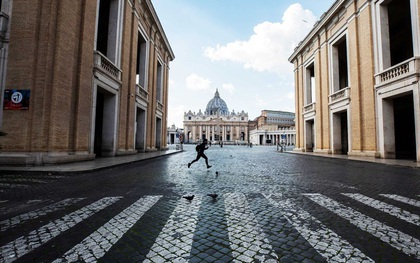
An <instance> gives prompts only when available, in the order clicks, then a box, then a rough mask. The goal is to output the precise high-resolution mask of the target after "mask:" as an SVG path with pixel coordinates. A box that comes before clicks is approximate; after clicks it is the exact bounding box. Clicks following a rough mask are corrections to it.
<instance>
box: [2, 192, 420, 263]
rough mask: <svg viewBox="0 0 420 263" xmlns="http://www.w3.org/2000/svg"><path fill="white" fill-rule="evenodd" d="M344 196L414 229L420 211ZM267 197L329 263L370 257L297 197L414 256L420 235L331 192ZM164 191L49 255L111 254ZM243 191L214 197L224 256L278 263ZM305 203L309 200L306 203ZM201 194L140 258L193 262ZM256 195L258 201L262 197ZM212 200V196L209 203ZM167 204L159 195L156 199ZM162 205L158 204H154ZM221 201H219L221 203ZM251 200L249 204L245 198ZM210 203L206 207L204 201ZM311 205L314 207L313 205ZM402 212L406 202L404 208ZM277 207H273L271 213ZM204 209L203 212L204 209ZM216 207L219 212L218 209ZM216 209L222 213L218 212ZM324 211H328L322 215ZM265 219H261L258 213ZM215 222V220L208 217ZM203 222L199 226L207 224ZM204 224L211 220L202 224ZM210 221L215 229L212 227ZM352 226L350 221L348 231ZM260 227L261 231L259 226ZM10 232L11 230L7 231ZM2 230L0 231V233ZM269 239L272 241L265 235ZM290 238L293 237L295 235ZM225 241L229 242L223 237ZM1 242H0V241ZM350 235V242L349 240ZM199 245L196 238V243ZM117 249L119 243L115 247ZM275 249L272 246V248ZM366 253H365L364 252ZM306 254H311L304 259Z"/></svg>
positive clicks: (70, 220)
mask: <svg viewBox="0 0 420 263" xmlns="http://www.w3.org/2000/svg"><path fill="white" fill-rule="evenodd" d="M342 195H344V196H347V197H349V198H352V199H354V200H356V201H358V203H356V202H353V203H352V204H353V205H357V204H359V205H360V204H364V205H368V206H370V207H374V208H375V209H378V210H379V211H381V212H384V213H388V214H389V215H391V216H394V217H396V218H398V219H401V220H404V221H401V223H405V222H410V223H412V224H410V226H411V227H418V226H420V224H419V222H420V220H419V216H418V215H416V214H414V213H413V212H409V211H405V210H402V209H401V208H399V207H398V206H395V205H391V204H388V203H386V202H382V201H379V200H376V199H374V198H375V197H368V196H365V195H362V194H358V193H342ZM263 196H264V197H265V200H266V201H263V202H264V203H265V204H266V205H268V207H271V209H273V210H272V215H276V216H279V217H280V218H282V217H284V218H285V219H286V220H287V221H286V220H285V221H284V222H286V224H288V225H290V227H293V228H294V229H295V230H297V232H295V233H296V234H297V233H299V235H300V236H299V238H300V241H304V242H305V244H306V247H307V246H308V244H309V245H310V246H312V247H313V248H314V251H313V252H310V253H312V254H314V253H315V254H316V252H318V253H319V255H318V254H316V256H317V257H319V258H321V257H320V256H322V257H323V258H325V260H326V261H327V262H374V259H372V258H370V257H369V256H367V255H366V254H364V252H362V251H361V250H360V249H362V248H360V246H357V247H354V246H353V245H352V244H351V243H350V242H349V241H347V240H346V239H345V238H346V237H345V236H340V235H338V234H337V233H336V232H334V231H333V230H331V229H329V228H328V227H327V224H324V223H323V222H321V220H319V219H317V218H316V216H313V215H311V210H307V209H306V208H305V209H303V208H301V207H300V206H299V204H300V202H304V203H309V202H311V201H313V202H315V203H316V204H318V205H320V206H322V207H324V208H326V209H327V210H329V211H331V212H332V213H334V214H336V215H338V216H340V217H341V218H343V219H345V220H347V221H349V222H350V223H351V224H353V225H354V226H355V227H357V228H359V229H360V230H362V231H364V232H367V233H369V234H370V235H373V236H375V237H376V238H378V241H379V240H380V241H381V242H384V243H386V244H389V245H390V246H392V247H394V248H395V249H396V250H398V251H399V252H396V253H399V254H400V255H402V253H405V254H407V255H408V256H410V257H412V258H413V259H414V258H415V259H420V240H418V239H417V238H415V237H413V236H410V235H408V234H405V233H403V232H401V231H400V230H397V229H395V228H393V227H390V226H387V225H386V224H384V223H382V222H380V221H378V220H376V219H373V218H371V217H369V216H368V215H367V214H369V212H367V213H366V214H363V213H361V212H359V211H357V210H355V209H354V208H352V207H350V206H351V204H347V203H346V205H344V204H343V203H340V202H338V201H335V200H333V199H331V198H329V197H326V196H324V195H322V194H319V193H306V194H303V196H305V198H304V199H302V198H299V201H297V200H294V199H293V198H286V197H284V196H282V195H281V194H263ZM380 196H383V197H386V198H389V199H393V200H396V201H398V202H401V203H404V204H408V205H412V206H414V207H419V201H418V200H415V199H410V198H407V197H403V196H398V195H390V194H381V195H380ZM121 198H122V197H107V198H103V199H101V200H98V201H96V202H94V203H92V204H90V205H87V206H85V207H83V208H81V209H79V210H77V211H74V212H72V213H69V214H68V215H65V216H63V217H61V218H60V219H56V220H53V221H51V222H50V223H48V224H46V225H44V226H42V227H40V228H38V229H36V230H33V231H31V232H30V233H29V234H27V235H26V236H22V237H19V238H17V239H15V240H14V241H11V242H9V243H7V244H0V245H1V247H0V262H5V263H7V262H13V261H15V260H17V259H19V258H21V257H22V256H24V255H27V254H29V253H31V252H32V251H34V250H35V249H36V248H39V247H41V246H43V245H44V244H45V243H46V242H48V241H50V240H51V239H53V238H55V237H57V236H59V235H60V234H62V233H63V232H64V231H66V230H68V229H70V228H73V227H75V226H76V225H77V224H78V223H80V222H81V221H83V220H85V219H87V218H88V217H90V216H92V215H94V214H95V213H97V212H99V211H101V210H103V209H105V208H107V207H108V206H110V205H111V204H113V203H115V202H117V201H118V200H120V199H121ZM161 198H162V196H160V195H153V196H144V197H141V198H140V199H138V200H137V201H135V202H134V203H132V204H131V205H129V206H128V207H125V208H122V209H121V210H122V211H121V212H118V213H116V215H115V216H114V217H113V218H111V219H110V220H109V221H108V222H106V223H105V224H104V225H102V226H101V227H99V228H98V229H97V230H93V232H92V233H88V234H86V236H87V237H86V238H85V239H84V240H83V241H81V242H80V243H78V242H79V241H77V242H75V243H78V244H72V245H71V246H70V245H69V247H70V248H71V247H72V248H71V249H69V250H68V251H67V252H66V253H64V254H62V255H55V257H58V258H57V259H56V260H55V261H53V262H55V263H57V262H81V261H82V262H96V261H98V260H100V259H101V258H102V257H104V256H105V255H106V254H107V253H108V252H111V254H112V249H113V247H114V245H116V244H117V243H118V242H119V241H120V240H121V239H122V237H123V236H124V235H131V234H132V232H133V231H130V229H131V228H132V227H133V226H134V225H135V224H136V223H137V222H138V221H139V220H140V219H141V218H142V217H143V216H144V215H145V214H146V213H148V212H149V211H150V210H152V209H157V208H153V207H154V206H155V205H156V203H158V201H159V200H161ZM248 198H252V197H251V196H247V195H245V194H242V193H225V194H223V195H219V197H218V199H217V200H216V201H218V202H223V204H224V206H218V208H217V209H224V211H223V210H222V211H221V212H223V213H224V218H225V220H226V221H225V222H226V225H225V226H226V227H225V228H223V230H222V232H224V231H225V233H226V236H225V237H224V238H225V242H226V245H227V242H229V244H230V248H229V249H230V250H229V251H230V252H229V253H231V254H230V259H232V258H233V260H232V261H234V262H251V261H261V262H278V261H279V260H281V259H280V258H279V256H280V255H277V253H276V249H280V250H282V249H283V248H278V247H274V246H273V244H275V243H273V244H272V243H271V242H274V241H275V240H273V239H272V235H273V234H271V233H269V232H267V233H265V230H268V231H271V230H269V229H270V228H266V225H265V224H266V223H264V225H261V223H262V222H258V220H257V218H260V217H257V216H256V215H258V214H257V211H254V210H253V209H256V207H255V206H253V207H252V208H251V206H250V205H249V204H248ZM83 199H84V198H74V199H65V200H62V201H60V202H56V203H54V204H51V205H48V206H45V207H43V208H41V209H37V210H34V211H32V212H29V213H24V214H21V215H18V216H16V217H12V218H10V219H6V220H3V221H1V222H0V226H1V230H2V231H1V232H2V234H3V233H4V234H6V235H7V231H8V230H11V229H12V228H15V227H17V226H20V225H23V224H26V223H28V222H30V220H33V219H37V218H38V217H40V216H44V215H48V214H50V213H52V212H55V211H59V210H63V209H64V208H65V207H68V206H69V205H73V204H77V202H79V201H81V200H83ZM308 199H309V200H311V201H309V200H308ZM204 200H207V199H204V196H201V195H196V196H195V198H194V199H193V200H192V201H188V200H186V199H183V198H180V199H179V200H178V201H177V203H176V206H175V208H174V210H173V211H172V213H171V214H170V215H169V217H168V220H167V221H166V224H165V226H164V227H163V228H162V229H161V230H160V232H156V239H155V240H154V241H153V244H152V241H151V243H150V248H149V245H147V246H146V247H145V249H148V252H147V250H146V253H147V254H146V253H144V254H142V257H145V260H144V262H188V261H189V260H191V259H192V255H194V256H193V257H194V259H195V257H196V256H197V257H198V256H199V252H195V253H191V251H192V249H193V245H195V244H196V243H194V242H196V241H195V239H194V236H195V232H196V228H197V225H198V224H199V223H200V222H199V218H201V217H199V213H200V209H201V210H203V209H204V206H203V207H202V206H201V205H202V202H204ZM261 200H262V199H261ZM213 201H215V200H213ZM164 202H167V200H166V201H165V200H163V201H162V204H164ZM159 203H160V201H159ZM219 204H220V203H219ZM251 204H252V203H251ZM206 205H208V204H206ZM312 206H313V204H312ZM406 209H408V207H407V206H406ZM276 210H277V211H276ZM202 212H203V213H205V211H202ZM218 212H219V211H218ZM223 213H222V214H223ZM328 213H330V212H328ZM262 219H265V218H262ZM213 223H214V222H213ZM206 225H207V224H203V225H202V226H204V227H205V226H206ZM208 226H210V224H209V225H208ZM211 226H212V227H213V226H218V225H217V224H211ZM354 226H352V227H353V228H354ZM264 229H265V230H264ZM12 231H15V230H12ZM4 234H3V235H4ZM269 238H270V239H272V241H270V240H269ZM294 238H296V237H294ZM227 239H228V240H227ZM0 240H1V239H0ZM348 240H353V239H348ZM197 244H198V243H197ZM115 247H118V246H115ZM315 251H316V252H315ZM277 252H278V251H277ZM369 255H370V254H369ZM308 258H310V257H308Z"/></svg>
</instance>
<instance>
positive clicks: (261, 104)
mask: <svg viewBox="0 0 420 263" xmlns="http://www.w3.org/2000/svg"><path fill="white" fill-rule="evenodd" d="M255 105H257V106H258V107H260V108H264V107H265V106H267V105H268V103H267V101H265V100H264V99H263V98H261V96H260V95H259V94H257V95H256V96H255Z"/></svg>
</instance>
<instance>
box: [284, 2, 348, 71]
mask: <svg viewBox="0 0 420 263" xmlns="http://www.w3.org/2000/svg"><path fill="white" fill-rule="evenodd" d="M347 1H348V0H337V1H335V3H334V4H333V5H332V6H331V7H330V8H329V9H328V11H327V12H325V13H324V14H323V15H322V16H321V18H320V20H318V21H317V22H316V23H315V25H314V27H313V28H312V30H311V31H310V32H309V33H308V35H306V37H305V38H304V39H303V40H302V41H301V42H300V43H299V44H298V45H297V47H296V48H295V50H294V51H293V54H292V55H291V56H290V57H289V62H291V63H293V61H294V60H295V59H296V56H298V54H299V53H301V52H302V51H304V49H305V48H306V46H307V45H308V44H310V43H311V40H312V39H313V37H314V36H315V35H316V34H318V33H319V32H323V31H324V30H325V29H324V27H325V26H326V25H327V24H328V22H329V21H330V20H331V19H333V17H334V16H335V15H336V14H337V13H339V12H340V9H341V7H342V6H343V4H345V3H346V2H347Z"/></svg>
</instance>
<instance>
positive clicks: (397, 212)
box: [343, 193, 420, 226]
mask: <svg viewBox="0 0 420 263" xmlns="http://www.w3.org/2000/svg"><path fill="white" fill-rule="evenodd" d="M343 195H345V196H348V197H350V198H353V199H354V200H356V201H359V202H361V203H362V204H365V205H368V206H370V207H373V208H375V209H378V210H380V211H382V212H385V213H388V214H390V215H392V216H395V217H397V218H399V219H401V220H404V221H407V222H409V223H411V224H415V225H417V226H420V216H418V215H416V214H413V213H410V212H408V211H405V210H402V209H401V208H399V207H396V206H394V205H390V204H387V203H385V202H382V201H379V200H375V199H373V198H370V197H367V196H365V195H362V194H352V193H343Z"/></svg>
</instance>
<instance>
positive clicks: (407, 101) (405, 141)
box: [393, 93, 416, 160]
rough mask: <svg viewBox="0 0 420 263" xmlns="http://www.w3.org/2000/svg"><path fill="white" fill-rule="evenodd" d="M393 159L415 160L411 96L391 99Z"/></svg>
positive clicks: (412, 101) (412, 102)
mask: <svg viewBox="0 0 420 263" xmlns="http://www.w3.org/2000/svg"><path fill="white" fill-rule="evenodd" d="M393 107H394V131H395V157H396V158H397V159H409V160H416V134H415V124H414V100H413V94H412V93H411V94H409V95H405V96H402V97H397V98H394V99H393Z"/></svg>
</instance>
